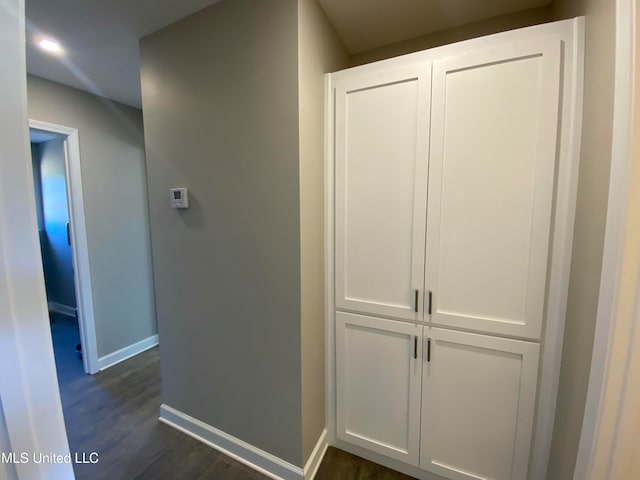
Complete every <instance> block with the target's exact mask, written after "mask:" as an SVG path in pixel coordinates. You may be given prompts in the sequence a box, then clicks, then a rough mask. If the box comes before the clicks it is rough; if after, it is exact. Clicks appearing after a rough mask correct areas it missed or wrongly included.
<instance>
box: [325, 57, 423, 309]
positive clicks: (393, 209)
mask: <svg viewBox="0 0 640 480" xmlns="http://www.w3.org/2000/svg"><path fill="white" fill-rule="evenodd" d="M429 89H430V66H429V65H421V66H415V67H406V68H399V69H392V70H390V71H388V72H384V73H377V74H369V75H360V76H357V77H353V78H349V79H346V80H342V81H340V82H338V83H337V84H336V89H335V92H336V114H335V115H336V118H335V120H336V150H335V159H336V160H335V161H336V190H335V192H336V193H335V195H336V217H335V218H336V229H335V231H336V246H335V247H336V250H335V251H336V265H335V275H336V283H335V285H336V287H335V288H336V307H337V308H338V309H342V310H350V311H356V312H362V313H373V314H378V315H381V316H386V317H394V318H401V319H411V320H417V319H420V318H421V315H422V311H421V308H422V307H421V306H422V301H421V298H422V291H423V287H424V242H425V223H426V199H427V197H426V188H427V173H428V172H427V162H428V158H427V157H428V153H429V152H428V141H429ZM416 291H418V295H419V296H420V299H418V298H416V293H415V292H416Z"/></svg>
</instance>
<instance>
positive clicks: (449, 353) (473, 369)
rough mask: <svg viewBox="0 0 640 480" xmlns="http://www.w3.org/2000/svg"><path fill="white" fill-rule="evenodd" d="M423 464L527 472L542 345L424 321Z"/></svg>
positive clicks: (446, 472)
mask: <svg viewBox="0 0 640 480" xmlns="http://www.w3.org/2000/svg"><path fill="white" fill-rule="evenodd" d="M424 336H425V343H427V342H428V340H427V339H430V348H428V350H429V352H430V359H429V360H430V361H427V360H426V354H425V361H424V364H423V393H422V432H421V452H420V466H421V467H422V468H425V469H427V470H430V471H432V472H433V473H437V474H439V475H443V476H445V477H447V478H451V479H454V480H469V479H492V480H526V477H527V467H528V461H529V450H530V446H531V436H532V430H533V415H534V408H535V393H536V383H537V368H538V367H537V365H538V355H539V346H538V344H535V343H530V342H524V341H520V340H512V339H506V338H497V337H490V336H486V335H478V334H473V333H466V332H456V331H452V330H445V329H439V328H430V327H425V333H424Z"/></svg>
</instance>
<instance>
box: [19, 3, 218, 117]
mask: <svg viewBox="0 0 640 480" xmlns="http://www.w3.org/2000/svg"><path fill="white" fill-rule="evenodd" d="M216 1H218V0H26V17H27V71H28V72H29V73H32V74H33V75H37V76H40V77H44V78H48V79H49V80H53V81H56V82H59V83H63V84H65V85H69V86H71V87H75V88H79V89H81V90H85V91H88V92H91V93H95V94H97V95H101V96H104V97H107V98H111V99H113V100H117V101H119V102H122V103H125V104H127V105H131V106H134V107H138V108H140V107H141V104H142V101H141V97H140V61H139V54H138V39H140V38H142V37H144V36H145V35H148V34H149V33H152V32H154V31H156V30H159V29H161V28H163V27H165V26H167V25H170V24H172V23H174V22H176V21H177V20H180V19H181V18H184V17H186V16H188V15H191V14H192V13H194V12H197V11H198V10H200V9H202V8H204V7H206V6H208V5H211V4H212V3H215V2H216ZM39 35H48V36H52V37H54V38H56V39H57V40H58V41H60V43H62V46H63V48H64V50H65V54H64V55H61V56H52V55H49V54H46V53H44V52H42V51H41V50H40V49H39V48H38V47H36V46H35V41H36V38H37V37H38V36H39Z"/></svg>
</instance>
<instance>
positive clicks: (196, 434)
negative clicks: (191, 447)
mask: <svg viewBox="0 0 640 480" xmlns="http://www.w3.org/2000/svg"><path fill="white" fill-rule="evenodd" d="M160 421H161V422H163V423H166V424H167V425H169V426H171V427H173V428H175V429H176V430H180V431H181V432H183V433H185V434H187V435H189V436H191V437H193V438H195V439H196V440H199V441H201V442H202V443H204V444H205V445H209V446H210V447H212V448H215V449H216V450H218V451H219V452H222V453H223V454H225V455H227V456H229V457H231V458H233V459H234V460H237V461H238V462H240V463H243V464H245V465H247V466H248V467H249V468H252V469H253V470H256V471H258V472H260V473H262V474H263V475H266V476H267V477H269V478H273V479H275V480H308V479H311V478H313V475H315V473H316V471H317V469H318V466H319V464H320V462H321V461H322V455H324V451H325V450H326V448H327V447H326V432H323V434H322V435H321V437H320V440H319V441H318V444H317V445H316V447H315V448H314V450H313V452H312V453H311V456H310V457H309V460H308V461H307V464H306V465H305V468H304V469H302V468H300V467H297V466H295V465H293V464H291V463H289V462H287V461H285V460H282V459H281V458H278V457H276V456H275V455H272V454H270V453H268V452H265V451H264V450H260V449H259V448H257V447H254V446H253V445H250V444H248V443H246V442H244V441H242V440H240V439H238V438H235V437H232V436H231V435H229V434H227V433H225V432H223V431H221V430H218V429H217V428H215V427H212V426H211V425H208V424H206V423H204V422H202V421H200V420H198V419H197V418H193V417H191V416H189V415H187V414H186V413H182V412H181V411H179V410H176V409H175V408H172V407H170V406H168V405H164V404H163V405H161V406H160ZM320 453H321V455H320ZM307 472H308V473H309V474H311V476H309V477H307V476H306V473H307Z"/></svg>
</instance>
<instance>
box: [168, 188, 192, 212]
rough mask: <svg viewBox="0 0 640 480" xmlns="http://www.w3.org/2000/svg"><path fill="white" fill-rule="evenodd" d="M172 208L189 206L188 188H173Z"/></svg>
mask: <svg viewBox="0 0 640 480" xmlns="http://www.w3.org/2000/svg"><path fill="white" fill-rule="evenodd" d="M169 193H170V195H171V197H170V199H171V208H189V190H187V189H186V188H171V189H169Z"/></svg>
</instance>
